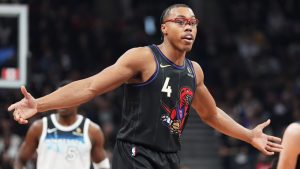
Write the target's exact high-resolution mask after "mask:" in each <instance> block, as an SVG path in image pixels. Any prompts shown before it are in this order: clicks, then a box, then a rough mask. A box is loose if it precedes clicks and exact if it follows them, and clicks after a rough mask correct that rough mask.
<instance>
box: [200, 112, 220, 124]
mask: <svg viewBox="0 0 300 169" xmlns="http://www.w3.org/2000/svg"><path fill="white" fill-rule="evenodd" d="M198 114H199V116H200V118H201V120H202V121H203V122H205V123H207V124H209V123H210V122H212V121H214V119H216V117H217V115H218V114H217V111H216V110H215V111H209V110H202V111H200V112H198Z"/></svg>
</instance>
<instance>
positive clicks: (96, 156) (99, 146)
mask: <svg viewBox="0 0 300 169" xmlns="http://www.w3.org/2000/svg"><path fill="white" fill-rule="evenodd" d="M89 136H90V140H91V142H92V150H91V157H92V161H93V166H94V168H95V169H110V164H109V160H108V158H107V157H106V153H105V150H104V140H105V139H104V136H103V133H102V130H101V129H100V127H99V126H98V125H96V124H95V123H93V122H91V124H90V127H89Z"/></svg>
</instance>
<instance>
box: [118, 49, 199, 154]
mask: <svg viewBox="0 0 300 169" xmlns="http://www.w3.org/2000/svg"><path fill="white" fill-rule="evenodd" d="M149 47H150V48H151V50H152V52H153V56H154V58H155V61H156V71H155V72H154V74H153V75H152V76H151V77H150V79H149V80H148V81H146V82H144V83H140V84H126V85H125V86H124V95H125V96H124V101H123V112H122V122H121V129H120V131H119V133H118V135H117V139H118V140H119V141H123V142H124V141H125V142H128V143H131V144H134V145H142V146H144V147H147V148H150V149H152V150H155V151H158V152H166V153H171V152H178V150H180V137H181V134H182V131H183V129H184V126H185V124H186V121H187V119H188V116H189V110H190V106H191V103H192V100H193V96H194V92H195V89H196V82H195V81H196V80H195V77H196V76H195V73H194V68H193V66H192V63H191V61H190V60H188V59H185V60H184V65H182V66H178V65H175V64H174V63H172V62H171V61H170V60H169V59H168V58H167V57H166V56H164V54H163V53H162V52H161V51H160V50H159V48H158V47H157V46H156V45H150V46H149ZM141 57H143V56H141ZM137 154H138V150H137Z"/></svg>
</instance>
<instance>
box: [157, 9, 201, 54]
mask: <svg viewBox="0 0 300 169" xmlns="http://www.w3.org/2000/svg"><path fill="white" fill-rule="evenodd" d="M197 26H198V20H197V19H196V18H195V15H194V12H193V11H192V10H191V9H190V8H186V7H178V8H173V9H172V10H171V11H170V13H169V16H168V17H167V18H165V20H164V22H163V24H162V25H161V30H162V32H163V34H164V38H165V40H168V41H169V42H170V43H171V45H173V46H174V47H176V48H177V49H179V50H181V51H190V50H191V49H192V46H193V43H194V41H195V38H196V34H197Z"/></svg>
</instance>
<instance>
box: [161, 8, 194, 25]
mask: <svg viewBox="0 0 300 169" xmlns="http://www.w3.org/2000/svg"><path fill="white" fill-rule="evenodd" d="M179 7H185V8H191V7H189V6H188V5H186V4H174V5H171V6H169V7H168V8H166V9H165V10H164V11H163V13H162V14H161V17H160V24H163V23H164V21H165V19H166V18H167V17H168V16H169V14H170V11H171V10H172V9H174V8H179Z"/></svg>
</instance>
